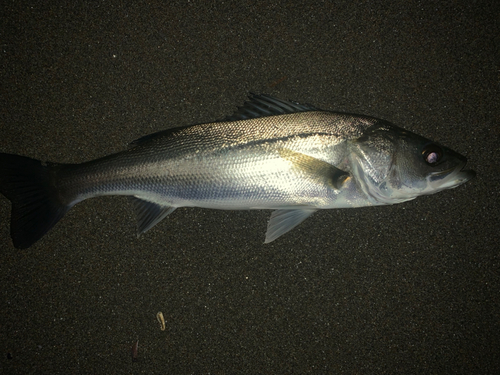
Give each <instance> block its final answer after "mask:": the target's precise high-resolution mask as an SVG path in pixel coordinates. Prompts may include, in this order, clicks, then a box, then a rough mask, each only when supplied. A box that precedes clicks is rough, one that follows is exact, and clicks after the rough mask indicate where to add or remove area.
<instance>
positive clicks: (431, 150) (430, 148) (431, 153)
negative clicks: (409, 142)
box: [422, 144, 443, 165]
mask: <svg viewBox="0 0 500 375" xmlns="http://www.w3.org/2000/svg"><path fill="white" fill-rule="evenodd" d="M422 156H423V157H424V160H425V162H426V163H427V164H429V165H435V164H437V163H438V162H439V161H440V160H441V157H442V156H443V150H442V149H441V147H439V146H437V145H434V144H430V145H427V146H425V147H424V149H423V150H422Z"/></svg>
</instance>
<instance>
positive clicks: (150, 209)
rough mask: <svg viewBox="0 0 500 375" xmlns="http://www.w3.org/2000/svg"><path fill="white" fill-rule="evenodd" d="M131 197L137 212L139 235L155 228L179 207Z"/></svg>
mask: <svg viewBox="0 0 500 375" xmlns="http://www.w3.org/2000/svg"><path fill="white" fill-rule="evenodd" d="M131 198H132V202H133V204H134V209H135V212H136V214H137V236H139V235H141V234H143V233H145V232H147V231H148V230H150V229H151V228H153V227H154V226H155V225H156V224H158V223H159V222H160V221H162V220H163V219H164V218H165V217H167V216H168V215H170V214H171V213H172V212H174V211H175V209H176V208H177V207H172V206H169V205H161V204H158V203H154V202H149V201H146V200H144V199H141V198H137V197H131Z"/></svg>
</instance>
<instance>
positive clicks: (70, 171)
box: [0, 95, 475, 248]
mask: <svg viewBox="0 0 500 375" xmlns="http://www.w3.org/2000/svg"><path fill="white" fill-rule="evenodd" d="M465 164H466V159H465V157H463V156H462V155H459V154H458V153H456V152H454V151H452V150H450V149H448V148H446V147H444V146H441V145H438V144H436V143H433V142H431V141H430V140H428V139H426V138H424V137H421V136H419V135H416V134H414V133H411V132H409V131H406V130H404V129H401V128H399V127H396V126H394V125H392V124H390V123H388V122H386V121H383V120H379V119H375V118H371V117H368V116H357V115H350V114H344V113H336V112H329V111H321V110H318V109H316V108H314V107H312V106H309V105H301V104H298V103H294V102H289V101H283V100H279V99H276V98H273V97H270V96H267V95H252V96H251V97H250V101H249V102H247V103H246V104H245V106H243V107H242V108H240V109H239V111H238V112H237V113H236V114H234V115H233V116H230V117H228V118H227V119H225V120H223V121H217V122H212V123H205V124H198V125H192V126H188V127H182V128H174V129H169V130H166V131H163V132H159V133H155V134H152V135H149V136H146V137H143V138H141V139H139V140H137V141H135V142H133V143H132V144H131V147H130V148H129V149H128V150H125V151H122V152H119V153H116V154H113V155H109V156H106V157H103V158H100V159H96V160H93V161H89V162H86V163H82V164H56V163H42V162H40V161H38V160H34V159H30V158H26V157H23V156H18V155H9V154H0V192H1V193H2V194H4V195H5V196H6V197H7V198H8V199H9V200H10V201H11V202H12V215H11V237H12V239H13V242H14V246H16V247H18V248H26V247H29V246H31V245H32V244H33V243H34V242H36V241H37V240H38V239H40V238H41V237H42V236H43V235H44V234H45V233H46V232H47V231H48V230H50V228H52V226H53V225H55V224H56V223H57V221H58V220H60V219H61V218H62V216H64V214H65V213H66V212H67V211H68V210H69V209H70V208H71V207H72V206H73V205H75V204H76V203H78V202H81V201H83V200H85V199H88V198H92V197H96V196H103V195H127V196H130V197H132V199H133V201H134V206H135V209H136V212H137V214H138V222H139V228H138V229H139V230H138V231H139V233H144V232H145V231H147V230H149V229H150V228H152V227H153V226H154V225H155V224H157V223H158V222H159V221H161V220H162V219H163V218H164V217H166V216H167V215H169V214H170V213H172V212H173V211H174V210H175V209H176V208H177V207H205V208H215V209H273V210H275V211H274V212H273V213H272V215H271V219H270V221H269V224H268V230H267V234H266V241H265V242H271V241H273V240H275V239H276V238H278V237H279V236H281V235H282V234H284V233H286V232H287V231H289V230H291V229H292V228H294V227H295V226H296V225H298V224H299V223H300V222H302V221H303V220H305V219H306V218H307V217H309V216H310V215H311V214H312V213H314V212H315V211H316V210H318V209H329V208H351V207H363V206H372V205H385V204H394V203H400V202H404V201H407V200H411V199H414V198H416V197H417V196H419V195H425V194H433V193H435V192H437V191H441V190H444V189H449V188H454V187H456V186H458V185H460V184H462V183H464V182H466V181H467V180H469V179H470V178H472V177H473V176H474V175H475V173H474V172H473V171H468V170H464V169H463V168H464V166H465Z"/></svg>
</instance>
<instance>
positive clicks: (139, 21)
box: [0, 0, 500, 374]
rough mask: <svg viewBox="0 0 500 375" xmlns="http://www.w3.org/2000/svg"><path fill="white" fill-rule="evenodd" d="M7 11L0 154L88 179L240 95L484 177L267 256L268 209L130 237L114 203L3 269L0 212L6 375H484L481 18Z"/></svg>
mask: <svg viewBox="0 0 500 375" xmlns="http://www.w3.org/2000/svg"><path fill="white" fill-rule="evenodd" d="M5 3H6V4H3V5H2V11H1V12H0V36H1V37H0V42H1V50H0V52H1V59H0V74H1V81H0V82H1V96H0V97H1V104H0V150H1V151H2V152H8V153H16V154H22V155H26V156H30V157H34V158H39V159H44V160H51V161H56V162H82V161H86V160H90V159H93V158H97V157H100V156H103V155H106V154H109V153H112V152H116V151H119V150H122V149H124V148H126V146H127V144H128V143H129V142H131V141H133V140H134V139H137V138H139V137H140V136H142V135H146V134H149V133H152V132H155V131H159V130H162V129H166V128H169V127H174V126H181V125H189V124H193V123H199V122H208V121H211V120H215V119H219V118H222V117H224V116H226V115H229V114H231V113H232V112H234V110H235V108H236V106H237V105H241V104H242V103H243V102H244V100H245V98H246V95H247V93H248V92H249V91H253V92H262V93H268V94H272V95H275V96H278V97H281V98H284V99H292V100H296V101H299V102H305V103H311V104H313V105H315V106H317V107H320V108H323V109H329V110H338V111H346V112H352V113H360V114H366V115H371V116H375V117H378V118H383V119H386V120H388V121H391V122H393V123H395V124H397V125H399V126H402V127H405V128H407V129H408V130H411V131H413V132H416V133H419V134H421V135H423V136H426V137H428V138H430V139H433V140H435V141H438V142H441V143H443V144H445V145H447V146H449V147H451V148H453V149H454V150H456V151H458V152H460V153H462V154H464V155H466V156H467V157H468V159H469V166H470V168H473V169H474V170H475V171H476V172H477V178H476V179H474V180H472V181H470V182H468V183H467V184H465V185H463V186H461V187H459V188H457V189H454V190H449V191H445V192H442V193H439V194H437V195H433V196H427V197H421V198H419V199H417V200H415V201H412V202H408V203H405V204H400V205H395V206H386V207H378V208H362V209H353V210H329V211H324V212H319V213H317V214H315V215H314V216H313V217H311V218H309V219H308V220H306V221H305V222H304V223H303V224H302V225H301V226H300V227H298V228H296V229H295V230H293V231H292V232H290V233H289V234H287V235H286V236H284V237H282V238H280V239H279V240H277V241H275V242H273V243H271V244H269V245H263V240H264V233H265V228H266V225H267V220H268V218H269V215H270V212H268V211H248V212H247V211H241V212H236V211H233V212H225V211H215V210H203V209H179V210H177V211H176V212H175V213H174V214H172V215H171V216H170V217H169V218H168V219H166V220H165V221H164V222H162V223H161V224H159V225H158V226H157V227H155V228H154V229H153V230H151V231H150V232H148V233H147V234H146V235H144V236H142V237H141V238H139V239H137V238H136V235H135V226H136V224H135V218H134V213H133V210H132V206H131V204H130V203H129V201H128V200H127V199H126V198H119V197H108V198H98V199H93V200H89V201H86V202H84V203H81V204H79V205H77V206H76V207H74V209H72V210H71V211H70V212H69V213H68V215H67V216H66V217H65V218H64V219H63V220H62V221H61V222H60V223H59V224H58V225H57V226H56V227H55V228H54V229H53V230H52V231H51V232H50V233H49V234H48V235H47V236H45V237H44V238H43V239H42V240H41V241H39V242H38V243H36V244H35V245H34V246H33V247H32V248H29V249H27V250H17V249H15V248H14V247H13V246H12V242H11V240H10V235H9V220H10V204H9V202H8V200H7V199H5V198H3V197H0V224H1V225H0V247H1V257H2V261H1V262H0V281H1V285H2V288H1V296H2V297H1V309H0V336H1V337H2V339H1V340H0V348H1V349H0V355H1V357H0V367H1V369H2V370H1V372H2V373H4V374H16V373H18V374H25V373H37V374H40V373H45V374H49V373H50V374H67V373H85V374H90V373H95V374H111V373H144V374H152V373H158V374H174V373H178V374H187V373H218V374H223V373H227V374H236V373H248V374H250V373H251V374H256V373H267V374H271V373H358V374H360V373H366V374H373V373H406V374H408V373H441V374H442V373H464V374H472V373H483V374H486V373H495V372H496V371H498V369H499V368H500V367H499V363H500V360H499V348H500V330H499V328H500V327H499V325H500V316H499V311H500V310H499V307H500V306H499V300H500V298H499V287H500V285H499V248H500V241H499V240H500V234H499V230H498V222H499V217H500V214H499V190H500V186H499V135H500V130H499V129H500V128H499V119H500V117H499V116H500V108H499V103H500V101H499V75H498V66H499V52H498V51H499V49H500V39H499V35H500V28H499V22H498V15H499V6H498V4H497V5H494V4H496V2H495V1H478V2H471V1H457V2H452V3H449V2H442V1H430V2H429V1H427V2H420V1H392V2H390V3H391V5H372V4H371V3H358V2H350V1H345V2H317V3H315V5H307V6H305V5H297V4H298V3H300V2H296V3H294V2H286V3H285V2H283V3H279V4H278V3H277V4H275V5H273V4H272V2H261V3H259V5H255V3H254V2H248V3H249V5H246V4H245V2H244V1H225V2H216V4H212V2H208V1H207V2H201V1H193V0H191V1H187V0H186V1H182V2H173V3H172V4H170V5H167V4H166V2H163V1H153V2H142V1H138V2H134V3H135V5H130V6H128V5H123V2H121V1H106V2H99V3H98V2H82V1H76V2H73V3H76V5H67V6H59V5H47V3H46V2H38V4H34V2H31V1H30V2H27V1H16V2H13V1H9V2H5ZM250 4H253V5H250ZM160 311H161V312H162V313H163V315H164V317H165V321H166V329H165V330H164V331H162V330H161V329H160V325H159V323H158V322H157V320H156V314H157V313H158V312H160ZM137 339H139V350H138V361H137V362H132V359H131V355H130V348H131V347H132V345H133V343H134V342H135V341H136V340H137Z"/></svg>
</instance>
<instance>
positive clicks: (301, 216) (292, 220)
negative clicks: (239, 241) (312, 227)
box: [264, 208, 317, 243]
mask: <svg viewBox="0 0 500 375" xmlns="http://www.w3.org/2000/svg"><path fill="white" fill-rule="evenodd" d="M316 211H317V210H315V209H312V208H297V209H291V210H276V211H273V213H272V214H271V218H270V219H269V223H268V224H267V232H266V240H265V241H264V243H269V242H272V241H274V240H275V239H277V238H278V237H280V236H282V235H283V234H285V233H286V232H288V231H290V230H292V229H293V228H295V227H296V226H297V225H299V224H300V223H302V222H303V221H304V220H305V219H307V218H308V217H309V216H311V215H312V214H313V213H315V212H316Z"/></svg>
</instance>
